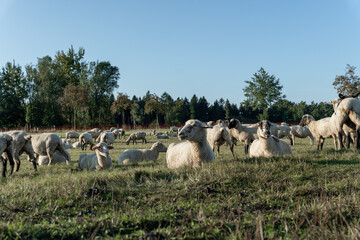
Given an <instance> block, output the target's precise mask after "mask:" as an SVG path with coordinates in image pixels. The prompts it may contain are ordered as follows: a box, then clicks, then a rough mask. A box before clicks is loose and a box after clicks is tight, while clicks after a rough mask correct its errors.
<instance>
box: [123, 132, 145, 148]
mask: <svg viewBox="0 0 360 240" xmlns="http://www.w3.org/2000/svg"><path fill="white" fill-rule="evenodd" d="M136 140H142V143H144V142H145V143H147V141H146V133H145V132H136V133H132V134H130V136H129V138H128V139H127V140H126V145H129V143H130V141H132V142H133V144H134V143H136V144H137V142H136Z"/></svg>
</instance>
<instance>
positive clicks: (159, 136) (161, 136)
mask: <svg viewBox="0 0 360 240" xmlns="http://www.w3.org/2000/svg"><path fill="white" fill-rule="evenodd" d="M156 138H157V139H169V136H168V135H167V134H157V135H156Z"/></svg>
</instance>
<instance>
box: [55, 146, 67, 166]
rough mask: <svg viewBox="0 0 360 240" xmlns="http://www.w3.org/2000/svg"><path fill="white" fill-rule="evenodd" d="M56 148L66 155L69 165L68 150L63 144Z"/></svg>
mask: <svg viewBox="0 0 360 240" xmlns="http://www.w3.org/2000/svg"><path fill="white" fill-rule="evenodd" d="M56 149H57V150H58V151H59V152H60V153H61V154H62V155H63V156H64V157H65V159H66V165H69V157H68V154H67V152H66V150H65V149H64V148H63V146H62V145H59V146H58V147H57V148H56Z"/></svg>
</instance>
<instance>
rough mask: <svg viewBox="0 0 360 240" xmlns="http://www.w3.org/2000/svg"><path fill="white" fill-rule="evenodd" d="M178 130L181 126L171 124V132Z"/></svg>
mask: <svg viewBox="0 0 360 240" xmlns="http://www.w3.org/2000/svg"><path fill="white" fill-rule="evenodd" d="M178 130H179V128H178V127H176V126H171V127H170V132H171V133H174V132H176V133H177V132H178Z"/></svg>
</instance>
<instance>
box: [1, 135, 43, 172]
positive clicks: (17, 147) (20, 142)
mask: <svg viewBox="0 0 360 240" xmlns="http://www.w3.org/2000/svg"><path fill="white" fill-rule="evenodd" d="M6 133H7V134H8V135H10V136H11V137H12V138H13V144H12V145H11V153H12V157H13V158H14V161H15V165H16V166H15V171H16V172H17V171H19V169H20V156H21V154H22V153H23V152H26V154H27V155H28V161H29V162H31V163H32V164H33V166H34V170H35V171H36V170H37V167H36V160H35V155H34V149H33V147H32V145H31V136H30V135H28V134H27V133H26V132H24V131H10V132H6Z"/></svg>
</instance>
